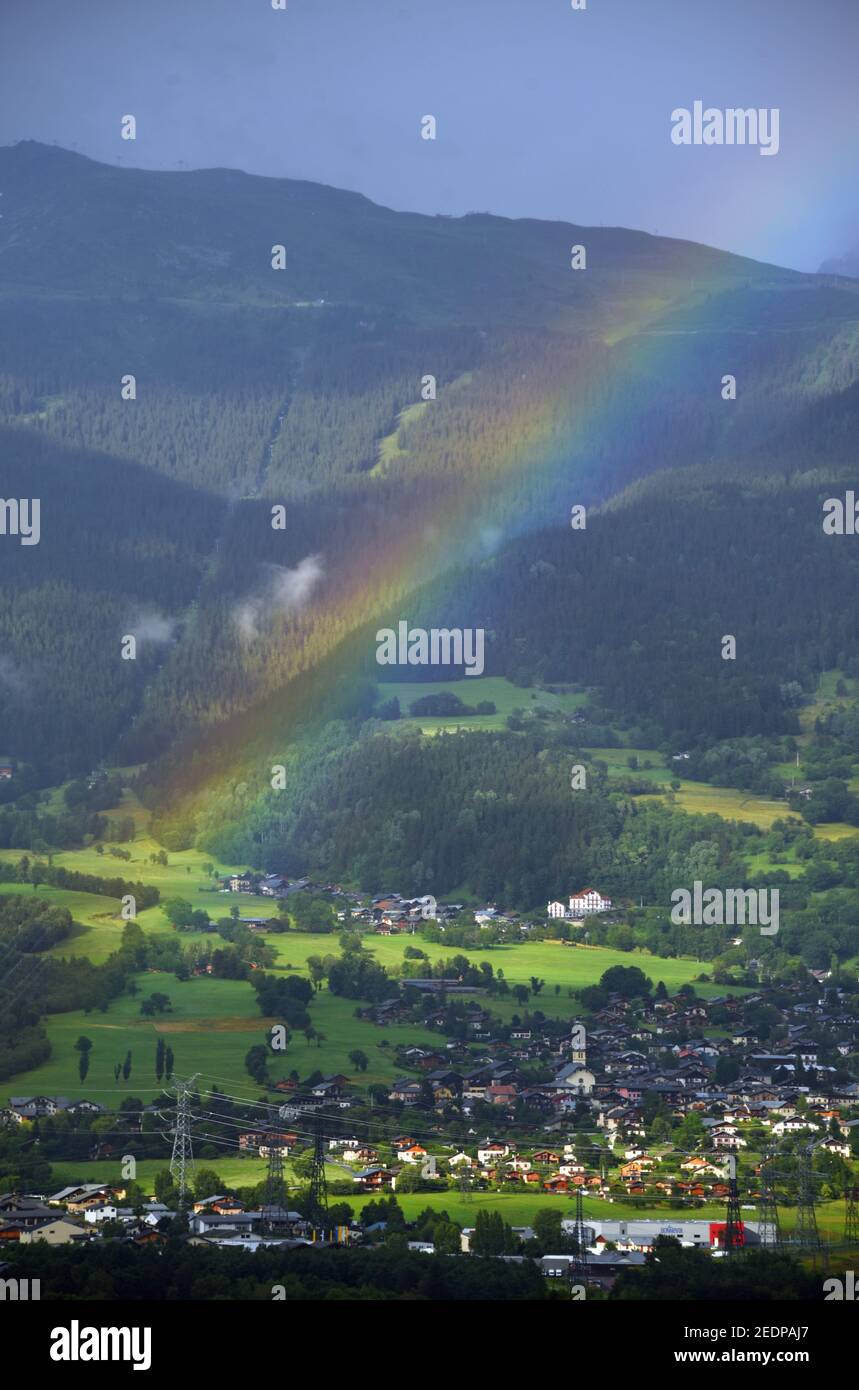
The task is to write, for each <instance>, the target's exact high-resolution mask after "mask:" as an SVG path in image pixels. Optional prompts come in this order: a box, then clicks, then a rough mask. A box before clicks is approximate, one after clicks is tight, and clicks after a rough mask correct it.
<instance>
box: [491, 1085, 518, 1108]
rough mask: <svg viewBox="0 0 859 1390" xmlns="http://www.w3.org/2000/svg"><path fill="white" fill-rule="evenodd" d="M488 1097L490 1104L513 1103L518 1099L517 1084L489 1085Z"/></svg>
mask: <svg viewBox="0 0 859 1390" xmlns="http://www.w3.org/2000/svg"><path fill="white" fill-rule="evenodd" d="M486 1099H487V1101H488V1102H489V1104H490V1105H513V1104H514V1102H515V1100H516V1087H515V1086H487V1087H486Z"/></svg>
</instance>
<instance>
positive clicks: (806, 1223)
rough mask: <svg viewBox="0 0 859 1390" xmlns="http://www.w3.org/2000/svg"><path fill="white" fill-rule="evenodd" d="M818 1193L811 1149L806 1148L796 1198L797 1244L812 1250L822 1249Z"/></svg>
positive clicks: (795, 1238) (801, 1162) (800, 1166)
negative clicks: (816, 1191)
mask: <svg viewBox="0 0 859 1390" xmlns="http://www.w3.org/2000/svg"><path fill="white" fill-rule="evenodd" d="M816 1202H817V1199H816V1195H815V1191H814V1173H813V1170H812V1165H811V1150H810V1149H806V1151H805V1153H804V1154H803V1156H802V1158H801V1159H800V1163H799V1172H798V1184H797V1198H796V1232H795V1235H794V1242H795V1244H796V1245H799V1246H802V1247H803V1248H808V1249H811V1250H819V1249H820V1232H819V1231H818V1229H817V1211H816V1209H815V1208H816Z"/></svg>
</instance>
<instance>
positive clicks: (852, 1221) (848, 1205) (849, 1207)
mask: <svg viewBox="0 0 859 1390" xmlns="http://www.w3.org/2000/svg"><path fill="white" fill-rule="evenodd" d="M857 1202H859V1187H848V1188H845V1190H844V1243H845V1245H859V1210H858V1209H857V1206H856V1203H857Z"/></svg>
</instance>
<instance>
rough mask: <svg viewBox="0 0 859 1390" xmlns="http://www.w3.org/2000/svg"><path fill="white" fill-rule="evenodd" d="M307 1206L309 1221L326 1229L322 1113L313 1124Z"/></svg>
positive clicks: (326, 1193) (326, 1199)
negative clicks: (311, 1163)
mask: <svg viewBox="0 0 859 1390" xmlns="http://www.w3.org/2000/svg"><path fill="white" fill-rule="evenodd" d="M307 1207H308V1210H307V1219H308V1221H310V1222H311V1223H312V1224H313V1225H314V1226H316V1227H318V1228H320V1229H324V1226H325V1221H326V1218H327V1216H328V1183H327V1181H326V1178H325V1132H324V1130H323V1127H322V1116H321V1115H318V1116H317V1117H316V1119H315V1120H314V1125H313V1167H312V1168H311V1170H310V1191H309V1193H308V1201H307Z"/></svg>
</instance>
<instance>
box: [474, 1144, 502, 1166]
mask: <svg viewBox="0 0 859 1390" xmlns="http://www.w3.org/2000/svg"><path fill="white" fill-rule="evenodd" d="M509 1153H510V1145H509V1144H498V1143H489V1142H487V1143H485V1144H482V1145H480V1146H479V1147H478V1150H477V1161H478V1163H480V1164H486V1163H497V1162H498V1160H499V1159H502V1158H506V1157H507V1155H508V1154H509Z"/></svg>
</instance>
